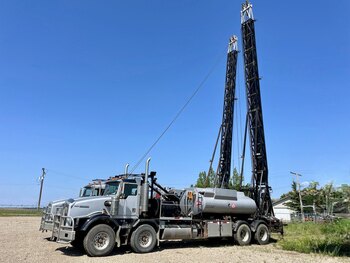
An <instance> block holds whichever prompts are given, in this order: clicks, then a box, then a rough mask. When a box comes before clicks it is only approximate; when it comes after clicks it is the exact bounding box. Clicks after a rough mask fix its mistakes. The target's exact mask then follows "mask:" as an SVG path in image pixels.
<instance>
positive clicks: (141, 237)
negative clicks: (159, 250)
mask: <svg viewBox="0 0 350 263" xmlns="http://www.w3.org/2000/svg"><path fill="white" fill-rule="evenodd" d="M156 242H157V235H156V231H155V230H154V228H153V227H151V226H150V225H147V224H146V225H141V226H139V227H138V228H137V229H136V230H135V231H134V232H133V233H132V234H131V238H130V246H131V248H132V249H133V250H134V251H135V252H137V253H147V252H150V251H152V250H153V249H154V247H155V245H156Z"/></svg>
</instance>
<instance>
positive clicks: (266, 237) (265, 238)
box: [254, 224, 270, 245]
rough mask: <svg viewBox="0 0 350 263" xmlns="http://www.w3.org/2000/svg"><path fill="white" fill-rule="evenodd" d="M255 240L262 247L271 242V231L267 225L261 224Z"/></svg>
mask: <svg viewBox="0 0 350 263" xmlns="http://www.w3.org/2000/svg"><path fill="white" fill-rule="evenodd" d="M254 239H255V240H256V241H257V242H258V244H260V245H266V244H267V243H269V241H270V231H269V229H268V227H267V226H266V225H265V224H260V225H259V226H258V227H257V229H256V232H255V235H254Z"/></svg>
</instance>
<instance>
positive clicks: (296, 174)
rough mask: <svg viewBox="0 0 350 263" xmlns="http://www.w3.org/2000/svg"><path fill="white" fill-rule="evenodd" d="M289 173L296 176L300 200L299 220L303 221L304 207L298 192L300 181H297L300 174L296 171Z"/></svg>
mask: <svg viewBox="0 0 350 263" xmlns="http://www.w3.org/2000/svg"><path fill="white" fill-rule="evenodd" d="M290 173H291V174H293V175H295V178H296V184H297V186H298V192H299V201H300V211H301V221H302V222H304V221H305V216H304V207H303V200H302V199H301V192H300V183H299V177H300V176H301V174H299V173H296V172H290Z"/></svg>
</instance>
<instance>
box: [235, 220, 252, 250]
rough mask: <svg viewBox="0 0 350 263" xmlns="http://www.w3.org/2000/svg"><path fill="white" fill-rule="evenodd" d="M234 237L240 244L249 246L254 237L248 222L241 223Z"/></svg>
mask: <svg viewBox="0 0 350 263" xmlns="http://www.w3.org/2000/svg"><path fill="white" fill-rule="evenodd" d="M233 237H234V239H235V240H236V242H237V243H238V244H239V245H240V246H247V245H249V244H250V241H251V239H252V231H251V230H250V227H249V226H248V225H247V224H241V225H240V226H239V227H238V228H237V231H236V233H235V234H234V235H233Z"/></svg>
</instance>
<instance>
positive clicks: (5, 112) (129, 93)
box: [0, 0, 350, 205]
mask: <svg viewBox="0 0 350 263" xmlns="http://www.w3.org/2000/svg"><path fill="white" fill-rule="evenodd" d="M241 2H242V1H103V2H101V1H73V2H72V1H35V2H34V1H2V2H1V3H0V25H1V26H0V58H1V59H0V121H1V124H2V125H1V126H0V179H1V182H2V186H3V189H2V195H1V197H0V204H25V205H32V204H35V203H36V201H37V196H38V192H39V185H38V183H37V178H38V177H39V176H40V174H41V168H42V167H45V168H47V170H48V172H47V176H46V179H45V186H44V191H43V204H46V203H47V202H48V201H50V200H53V199H58V198H63V197H72V196H76V195H77V194H78V192H79V188H80V187H81V186H82V185H84V184H85V183H87V182H88V181H89V180H90V179H93V178H106V177H109V176H111V175H114V174H117V173H121V172H123V169H124V165H125V164H126V163H130V165H131V166H133V165H134V164H135V163H136V162H137V161H138V159H139V158H140V157H141V156H142V155H143V154H144V152H145V151H146V150H147V148H148V147H149V146H150V145H151V144H152V143H153V142H154V140H155V139H156V138H157V137H158V136H159V134H160V133H161V132H162V131H163V130H164V128H165V127H166V126H167V125H168V123H169V122H170V121H171V120H172V118H173V117H174V116H175V115H176V113H177V111H178V110H179V109H180V108H181V107H182V105H183V104H184V103H185V102H186V100H187V99H188V98H189V97H190V96H191V94H192V92H193V91H194V90H195V89H196V88H197V87H198V85H199V83H200V82H201V81H202V80H203V79H204V77H205V75H206V74H207V73H208V72H209V71H210V69H211V68H212V67H213V66H214V65H215V63H216V61H218V60H219V63H218V64H217V66H215V68H214V71H213V73H212V74H211V75H210V77H209V79H208V80H207V81H206V82H205V85H204V86H203V87H202V89H201V90H200V91H199V93H198V94H197V96H196V97H195V98H194V99H193V101H192V102H191V104H190V105H189V106H188V107H187V108H186V110H185V111H184V113H183V114H182V115H181V116H180V118H179V119H178V120H177V122H176V123H175V124H174V125H173V127H172V128H171V129H170V130H169V131H168V132H167V133H166V135H165V136H164V137H163V138H162V140H161V141H160V142H159V143H158V145H157V146H156V147H155V148H154V149H153V151H152V152H151V153H150V156H152V162H151V168H152V170H156V171H157V173H158V177H159V179H158V181H159V182H160V183H162V184H164V185H169V186H175V187H184V186H188V185H190V184H192V183H194V182H195V181H196V178H197V175H198V172H199V171H202V170H207V169H208V166H209V159H210V156H211V154H212V150H213V146H214V143H215V139H216V136H217V131H218V127H219V125H220V122H221V115H222V103H223V91H224V90H223V88H224V77H225V64H226V55H225V53H226V46H227V42H228V39H229V37H230V36H231V35H232V34H237V35H238V37H239V43H240V47H241V36H240V14H239V12H240V7H241ZM253 5H254V15H255V18H256V19H257V22H256V32H257V46H258V58H259V71H260V75H261V77H262V80H261V89H262V91H261V92H262V100H263V110H264V113H263V114H264V122H265V134H266V143H267V153H268V161H269V171H270V184H271V185H272V188H273V190H274V191H273V194H272V195H273V197H278V196H279V195H280V194H282V193H283V192H286V191H288V190H289V188H290V184H291V182H292V176H291V175H290V174H289V172H290V171H291V170H293V171H298V172H300V173H302V174H303V178H302V181H312V180H317V181H319V182H320V183H321V184H324V183H327V182H329V181H333V182H334V183H335V184H336V185H337V184H341V183H350V151H349V148H350V147H349V146H350V142H349V133H350V123H349V117H350V116H349V113H350V109H349V96H350V89H349V88H350V85H349V79H348V78H349V73H350V63H349V60H350V33H349V26H350V25H349V20H348V19H347V17H348V14H349V11H350V2H349V1H347V0H339V1H337V4H336V5H335V4H334V3H333V2H332V1H311V0H310V1H277V0H276V1H274V0H270V1H264V2H262V1H254V2H253ZM238 63H239V65H238V72H237V74H238V76H237V89H238V90H237V97H238V101H239V103H237V109H236V112H237V115H236V119H235V123H236V127H239V125H240V123H241V122H240V121H239V116H241V118H242V119H243V116H244V112H245V94H244V82H243V80H244V76H243V63H242V58H241V53H240V57H239V61H238ZM239 112H241V114H239ZM235 133H236V134H237V130H236V129H235ZM238 137H239V138H240V135H239V136H238ZM236 138H237V136H236ZM240 143H241V140H240V139H239V140H238V142H237V140H235V141H234V157H233V158H234V165H235V166H237V165H238V158H237V155H238V151H239V149H238V146H237V145H239V144H240ZM143 169H144V164H143V163H142V165H141V166H140V167H138V169H137V170H136V171H137V172H141V171H143ZM245 175H246V180H247V181H249V178H250V159H249V153H248V154H247V166H246V169H245Z"/></svg>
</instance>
